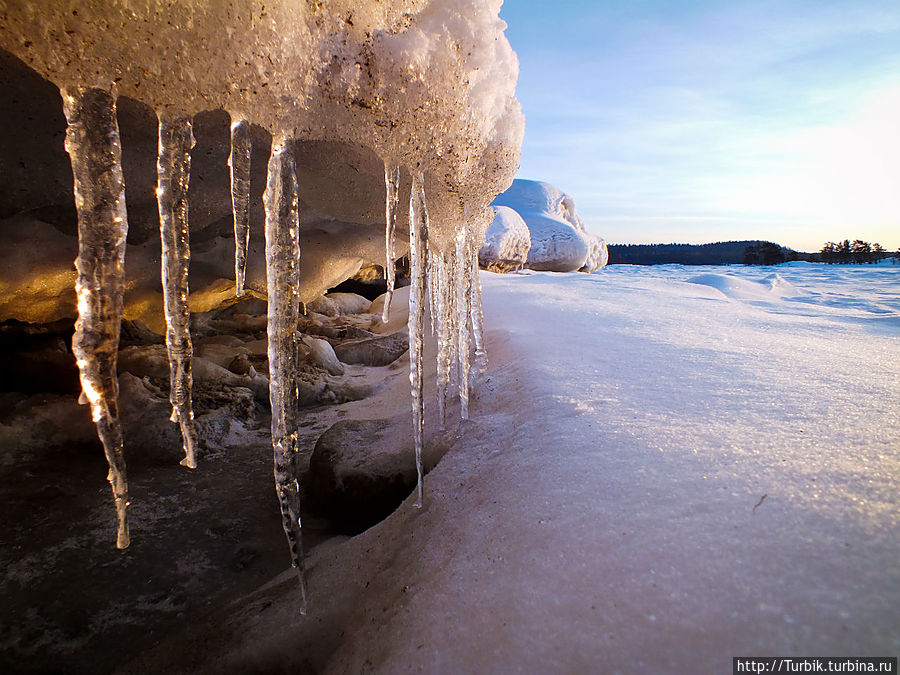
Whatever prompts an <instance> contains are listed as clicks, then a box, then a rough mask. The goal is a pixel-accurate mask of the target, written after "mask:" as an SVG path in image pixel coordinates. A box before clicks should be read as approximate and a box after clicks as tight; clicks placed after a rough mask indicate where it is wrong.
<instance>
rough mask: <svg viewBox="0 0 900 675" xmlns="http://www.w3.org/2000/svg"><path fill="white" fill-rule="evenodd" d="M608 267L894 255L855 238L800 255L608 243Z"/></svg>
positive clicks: (761, 248)
mask: <svg viewBox="0 0 900 675" xmlns="http://www.w3.org/2000/svg"><path fill="white" fill-rule="evenodd" d="M608 248H609V264H610V265H666V264H677V265H740V264H743V265H777V264H778V263H783V262H790V261H792V260H807V261H809V262H825V263H874V262H878V261H879V260H881V259H882V258H887V257H890V256H895V257H896V258H897V259H900V250H898V251H896V252H888V251H886V250H885V249H884V248H883V247H882V246H881V244H878V243H875V244H869V243H868V242H865V241H862V240H861V239H856V240H854V241H852V242H851V241H850V240H849V239H845V240H844V241H842V242H839V243H835V242H833V241H830V242H828V243H827V244H825V245H824V246H823V247H822V250H820V251H817V252H816V253H802V252H799V251H795V250H793V249H790V248H787V247H786V246H781V245H780V244H776V243H774V242H771V241H761V240H753V241H719V242H716V243H714V244H610V245H609V246H608Z"/></svg>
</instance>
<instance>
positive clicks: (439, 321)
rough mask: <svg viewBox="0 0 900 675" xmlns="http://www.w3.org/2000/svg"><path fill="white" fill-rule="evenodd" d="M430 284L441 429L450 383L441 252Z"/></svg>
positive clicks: (447, 304)
mask: <svg viewBox="0 0 900 675" xmlns="http://www.w3.org/2000/svg"><path fill="white" fill-rule="evenodd" d="M433 257H434V266H433V270H432V275H431V285H432V286H433V287H434V291H433V293H432V298H433V299H434V304H433V305H432V307H431V312H432V314H433V320H434V322H435V328H436V331H435V332H436V333H437V381H436V385H437V404H438V420H439V422H440V425H441V430H443V429H444V428H445V427H446V424H447V388H448V386H449V383H450V330H451V326H450V316H449V314H450V312H449V305H450V294H449V293H448V287H447V270H446V264H445V262H444V254H443V252H439V253H436V254H435V255H434V256H433Z"/></svg>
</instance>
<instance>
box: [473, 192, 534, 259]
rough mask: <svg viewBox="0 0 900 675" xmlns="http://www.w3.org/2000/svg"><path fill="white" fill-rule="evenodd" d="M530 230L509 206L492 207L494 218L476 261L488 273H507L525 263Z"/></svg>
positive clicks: (529, 243) (529, 246) (529, 242)
mask: <svg viewBox="0 0 900 675" xmlns="http://www.w3.org/2000/svg"><path fill="white" fill-rule="evenodd" d="M530 249H531V233H530V232H529V231H528V225H526V224H525V221H524V220H522V216H520V215H519V214H518V213H516V212H515V211H514V210H513V209H511V208H510V207H508V206H494V220H493V221H492V222H491V226H490V227H489V228H488V229H487V232H486V233H485V235H484V243H482V245H481V250H480V251H479V252H478V264H479V266H480V267H482V268H483V269H486V270H490V271H491V272H509V271H512V270H515V269H518V268H520V267H522V266H524V265H525V261H526V260H528V251H529V250H530Z"/></svg>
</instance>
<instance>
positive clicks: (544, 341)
mask: <svg viewBox="0 0 900 675" xmlns="http://www.w3.org/2000/svg"><path fill="white" fill-rule="evenodd" d="M882 269H883V268H882ZM839 272H840V275H839V277H835V276H834V275H835V272H833V271H831V270H816V274H819V275H825V274H830V275H831V281H830V282H829V280H828V277H826V276H821V277H820V278H817V279H810V278H809V277H801V276H798V275H797V274H795V275H793V276H792V274H791V271H790V270H782V269H778V270H777V275H776V277H775V278H772V274H773V271H772V270H749V269H748V270H746V271H742V270H741V269H736V268H713V269H710V268H703V269H697V268H692V269H687V270H685V269H681V270H672V269H667V270H664V269H656V270H654V271H653V272H652V273H650V274H648V273H647V272H646V268H644V269H643V270H641V271H636V270H625V269H621V270H617V269H615V268H610V269H607V270H605V271H603V272H602V273H600V274H595V275H559V274H552V273H540V274H529V275H524V276H519V275H512V276H496V275H490V274H483V279H484V282H485V310H486V311H485V316H486V321H487V328H488V339H489V347H490V349H491V352H490V356H491V365H490V367H489V370H488V375H487V379H486V381H485V382H484V384H483V385H482V388H481V390H480V392H479V395H478V398H477V400H476V401H474V402H473V411H472V413H473V414H472V420H471V421H470V422H468V423H466V424H465V425H464V426H463V427H462V428H461V434H460V435H459V437H458V439H457V442H456V443H455V444H453V446H452V447H451V448H450V451H449V452H448V454H447V455H446V456H445V457H444V459H443V460H442V461H441V463H440V464H439V465H438V466H437V468H436V469H435V470H434V471H433V472H432V473H431V474H429V476H428V477H427V479H426V484H425V487H426V503H425V507H424V509H422V510H421V511H416V510H414V509H413V508H412V506H411V500H407V501H406V502H405V503H404V505H403V506H402V507H401V508H400V509H398V511H397V512H395V513H394V514H393V515H392V516H390V517H389V518H388V519H387V520H385V521H383V522H382V523H381V524H379V525H378V526H376V527H374V528H372V529H370V530H368V531H367V532H365V533H363V534H362V535H360V536H358V537H355V538H353V539H350V540H347V541H343V542H339V543H335V544H333V545H325V546H323V547H321V548H320V549H318V550H317V551H316V552H315V553H314V554H313V555H312V556H311V560H310V579H309V582H310V589H311V603H312V607H313V610H312V614H311V615H310V616H309V617H307V618H304V619H300V618H299V617H296V616H295V614H294V610H295V607H294V605H295V600H294V598H293V597H292V595H291V593H290V592H289V591H288V587H289V583H290V582H289V580H281V581H279V579H281V578H279V579H276V580H274V581H273V582H272V583H271V584H270V585H268V586H267V587H264V588H262V589H260V590H259V591H257V592H256V593H255V594H251V595H250V596H247V597H246V598H244V599H242V600H239V601H237V602H236V603H235V604H233V605H232V606H230V607H229V608H227V609H225V610H223V612H222V613H221V614H219V615H218V618H217V620H216V622H215V623H214V625H213V626H212V627H211V628H197V627H195V628H194V629H193V630H192V631H189V632H188V634H186V635H184V636H182V637H180V638H175V639H172V640H170V641H168V642H164V643H163V644H162V645H160V647H158V648H157V649H155V650H154V651H152V652H149V653H147V654H145V655H143V656H142V657H141V658H140V659H139V660H138V662H136V663H135V664H132V665H133V666H134V667H130V666H129V667H126V668H125V671H126V672H127V671H133V670H148V669H150V668H153V669H157V668H162V667H164V666H165V667H166V668H173V669H174V670H176V671H179V670H180V671H182V672H183V671H187V670H190V669H192V668H202V669H206V670H212V671H216V670H233V669H235V668H241V669H248V668H249V669H251V670H271V669H278V670H282V669H285V670H287V669H290V668H291V667H296V668H299V669H300V670H302V671H309V672H357V671H360V670H368V671H372V672H396V671H397V670H401V671H407V670H409V671H412V670H415V669H417V668H422V669H424V670H425V671H427V672H459V671H465V672H473V671H481V672H484V671H486V670H493V671H510V670H521V671H522V672H561V671H571V670H573V669H580V668H585V669H589V670H593V671H596V670H601V671H603V672H631V671H634V670H641V671H645V672H648V671H655V672H719V671H722V670H723V669H725V668H727V667H728V665H729V664H730V659H731V656H734V655H738V654H742V653H767V654H768V653H780V654H788V653H791V654H819V655H824V654H833V653H841V654H866V655H890V654H896V652H897V650H898V648H900V636H898V634H897V632H896V626H898V625H900V615H898V609H897V608H898V607H900V603H898V602H897V600H898V599H900V598H898V588H900V577H898V571H897V567H896V564H895V563H896V559H897V557H898V553H900V544H898V542H900V537H898V533H900V516H898V513H900V509H898V497H897V495H898V491H897V476H898V475H900V456H898V448H900V424H898V412H900V411H898V400H900V397H898V389H897V386H898V385H897V382H900V365H898V364H900V362H898V359H897V358H896V357H897V355H898V353H900V344H898V343H900V326H898V320H900V311H898V302H900V293H898V284H897V277H896V275H894V276H881V277H880V276H878V275H876V274H874V273H868V274H856V272H854V271H852V270H845V271H839ZM879 274H890V270H884V271H882V272H879ZM703 275H707V276H706V278H703ZM691 277H694V279H693V281H691ZM698 277H699V278H698ZM427 386H432V383H427ZM429 414H430V413H429Z"/></svg>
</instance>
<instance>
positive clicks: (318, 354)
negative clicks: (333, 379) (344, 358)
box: [303, 335, 344, 375]
mask: <svg viewBox="0 0 900 675" xmlns="http://www.w3.org/2000/svg"><path fill="white" fill-rule="evenodd" d="M303 344H304V345H306V346H307V347H308V348H309V352H310V358H311V360H312V362H313V363H315V364H316V365H317V366H319V367H320V368H322V369H324V370H327V371H328V373H329V375H343V374H344V365H343V364H342V363H341V362H340V361H339V360H338V357H337V356H336V355H335V353H334V348H333V347H332V346H331V343H330V342H328V341H327V340H322V339H321V338H316V337H312V336H311V335H304V336H303Z"/></svg>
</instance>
